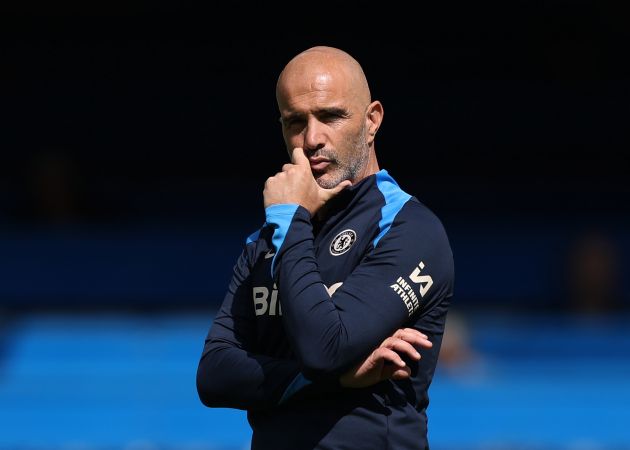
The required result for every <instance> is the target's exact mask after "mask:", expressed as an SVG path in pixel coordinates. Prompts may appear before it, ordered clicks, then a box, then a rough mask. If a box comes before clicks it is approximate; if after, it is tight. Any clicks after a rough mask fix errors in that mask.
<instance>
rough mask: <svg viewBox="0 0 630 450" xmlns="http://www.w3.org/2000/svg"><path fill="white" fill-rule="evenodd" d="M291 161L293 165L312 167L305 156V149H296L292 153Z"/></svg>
mask: <svg viewBox="0 0 630 450" xmlns="http://www.w3.org/2000/svg"><path fill="white" fill-rule="evenodd" d="M291 161H292V162H293V164H295V165H298V166H304V165H306V166H309V167H310V165H311V164H310V162H309V161H308V158H307V157H306V155H305V154H304V149H303V148H302V147H295V148H294V149H293V151H292V152H291Z"/></svg>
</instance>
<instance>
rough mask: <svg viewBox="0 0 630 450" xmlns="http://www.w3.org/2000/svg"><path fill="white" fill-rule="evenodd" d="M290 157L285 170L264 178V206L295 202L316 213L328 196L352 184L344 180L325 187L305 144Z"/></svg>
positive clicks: (283, 168)
mask: <svg viewBox="0 0 630 450" xmlns="http://www.w3.org/2000/svg"><path fill="white" fill-rule="evenodd" d="M291 159H292V161H293V164H285V165H284V166H282V172H278V173H277V174H276V175H274V176H273V177H270V178H268V179H267V181H266V182H265V190H264V191H263V197H264V200H265V208H267V207H268V206H271V205H275V204H280V203H295V204H298V205H301V206H303V207H304V208H306V209H307V210H308V211H309V212H310V213H311V216H313V215H314V214H315V213H316V212H317V211H318V210H319V208H321V207H322V206H324V204H325V203H326V202H327V201H328V200H330V199H331V198H333V197H334V196H335V195H337V194H338V193H339V192H341V191H342V190H344V189H345V188H346V187H348V186H350V185H351V184H352V182H350V181H349V180H345V181H342V182H341V183H339V184H338V185H337V186H335V187H334V188H332V189H324V188H322V187H320V186H319V185H318V184H317V181H315V178H314V177H313V172H312V171H311V164H310V162H309V160H308V158H307V157H306V155H305V154H304V150H303V149H302V148H300V147H296V148H294V149H293V154H292V156H291Z"/></svg>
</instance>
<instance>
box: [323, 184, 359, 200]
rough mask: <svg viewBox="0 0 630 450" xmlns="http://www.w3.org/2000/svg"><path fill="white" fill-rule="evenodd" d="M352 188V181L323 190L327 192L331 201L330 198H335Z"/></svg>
mask: <svg viewBox="0 0 630 450" xmlns="http://www.w3.org/2000/svg"><path fill="white" fill-rule="evenodd" d="M350 186H352V181H350V180H344V181H342V182H341V183H339V184H338V185H337V186H335V187H334V188H331V189H322V190H323V191H325V192H326V194H327V198H329V199H330V198H332V197H334V196H335V195H337V194H339V193H340V192H341V191H343V190H344V189H345V188H347V187H350Z"/></svg>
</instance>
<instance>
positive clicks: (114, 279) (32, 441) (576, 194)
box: [0, 1, 630, 450]
mask: <svg viewBox="0 0 630 450" xmlns="http://www.w3.org/2000/svg"><path fill="white" fill-rule="evenodd" d="M419 8H420V11H419V12H418V14H417V15H413V16H410V15H409V14H402V13H405V11H400V13H399V14H398V16H397V17H396V19H395V20H394V21H392V23H389V24H388V23H387V22H386V21H385V17H379V18H378V20H379V22H376V23H375V22H374V20H375V18H372V19H371V21H370V22H369V23H367V24H366V23H363V22H360V21H358V20H357V21H356V22H355V23H353V24H352V23H350V24H346V23H345V22H343V23H334V24H331V23H330V19H331V17H329V18H328V22H324V23H323V27H322V26H321V25H322V24H320V23H319V22H318V21H317V20H316V19H315V18H314V17H308V18H307V19H304V20H303V21H301V22H300V26H293V25H291V21H289V22H288V23H282V22H281V21H278V22H279V23H277V24H276V23H274V22H265V21H260V22H254V21H251V22H247V23H246V22H243V21H242V18H241V16H238V15H236V14H234V15H230V14H226V13H222V14H219V13H216V12H205V11H204V12H203V13H201V12H199V11H195V10H192V9H186V8H177V7H175V5H174V4H168V5H166V6H154V7H153V9H152V10H151V11H141V10H140V9H139V8H134V7H132V6H127V7H126V8H123V7H114V6H109V7H101V8H100V9H99V7H98V6H82V7H76V6H74V7H70V6H68V7H60V6H59V5H55V6H48V7H47V8H45V9H44V8H42V9H40V10H39V11H38V12H37V13H32V12H27V11H18V10H17V9H15V8H14V9H13V10H10V11H7V12H6V13H4V14H2V16H1V19H0V20H2V27H0V36H1V37H2V60H1V61H0V64H1V66H0V68H1V73H0V77H1V78H2V80H3V83H2V87H1V88H0V91H1V93H2V94H1V102H0V103H1V107H0V115H1V116H0V117H1V119H2V122H1V123H2V125H1V133H0V152H1V153H0V156H1V160H0V161H1V164H0V449H14V448H17V449H73V450H78V449H86V450H87V449H99V450H100V449H126V450H132V449H134V450H135V449H143V450H144V449H155V450H161V449H216V450H220V449H239V450H243V449H245V448H248V440H249V436H250V430H249V427H248V426H247V423H246V420H245V415H244V413H243V412H242V411H234V410H228V409H208V408H205V407H203V406H202V405H201V403H200V402H199V401H198V399H197V395H196V391H195V371H196V367H197V362H198V358H199V356H200V352H201V349H202V345H203V340H204V338H205V335H206V332H207V330H208V327H209V326H210V324H211V323H212V318H213V314H214V311H215V309H216V308H217V306H218V305H219V304H220V302H221V300H222V297H223V294H224V289H225V287H226V285H227V282H228V279H229V276H230V271H231V267H232V264H233V262H234V260H235V258H236V257H237V256H238V254H239V252H240V248H241V245H242V243H243V241H244V238H245V237H246V236H247V235H249V234H250V233H251V232H252V231H253V230H255V229H257V228H258V227H259V225H260V224H261V223H262V221H263V220H264V219H263V215H262V206H261V201H262V185H263V183H264V180H265V179H266V178H267V177H268V176H270V175H271V174H273V173H274V172H275V171H277V170H278V169H279V168H280V167H281V165H282V164H283V163H284V159H285V154H284V149H283V143H282V139H281V134H280V129H279V125H278V123H277V112H276V105H275V97H274V86H275V80H276V76H277V74H278V72H279V71H280V70H281V68H282V66H283V65H284V63H285V62H286V61H287V60H288V59H289V58H290V57H291V56H292V55H293V54H295V53H296V52H298V51H300V50H302V49H303V48H306V47H308V46H311V45H316V44H328V45H335V46H339V47H342V48H344V49H346V50H348V51H349V52H350V53H352V54H354V55H355V56H356V57H357V59H358V60H359V61H360V62H362V63H363V65H364V69H365V71H366V74H367V76H368V79H369V80H370V81H371V86H372V91H373V96H374V97H375V98H378V99H380V100H381V101H382V102H383V104H384V107H385V111H386V115H385V121H384V124H383V127H382V129H381V131H380V132H379V138H378V140H377V153H378V155H379V159H380V162H381V166H382V167H383V168H387V169H388V170H389V172H390V173H391V174H393V175H394V176H395V177H396V178H397V179H398V181H399V182H400V184H401V185H402V186H403V187H404V188H405V189H406V190H407V191H408V192H410V193H412V194H414V195H416V196H417V197H418V198H419V199H420V200H421V201H423V202H424V203H425V204H427V205H428V206H429V207H430V208H431V209H433V210H434V211H435V212H436V213H437V214H438V215H439V216H440V217H441V218H442V220H443V222H444V224H445V227H446V229H447V231H448V233H449V236H450V239H451V244H452V247H453V251H454V255H455V263H456V297H455V299H454V304H453V309H452V312H451V315H450V316H449V319H448V323H447V334H446V342H445V346H444V348H443V351H442V354H441V361H440V364H439V366H438V372H437V375H436V377H435V381H434V383H433V386H432V388H431V391H430V393H431V405H430V407H429V418H430V427H429V429H430V437H431V441H432V444H433V448H434V449H436V450H440V449H444V450H446V449H448V450H451V449H464V450H465V449H473V450H477V449H479V450H481V449H496V450H498V449H536V450H547V449H550V450H551V449H554V450H556V449H557V450H564V449H571V450H573V449H579V450H585V449H630V326H629V319H630V277H628V268H629V267H630V266H629V264H630V261H629V257H630V202H629V196H628V194H629V193H630V181H629V179H628V166H627V163H625V162H624V161H625V158H624V156H625V155H624V153H627V152H628V149H629V148H630V146H629V144H630V135H629V132H628V130H629V128H628V119H629V118H630V107H629V105H630V81H629V77H628V76H629V72H628V58H627V48H628V47H627V37H628V32H629V28H628V26H627V23H628V22H627V18H626V14H625V13H626V12H627V11H626V10H625V8H622V7H621V6H619V5H618V6H615V5H614V4H613V3H609V4H604V3H597V2H586V1H573V2H570V1H554V2H543V3H542V4H541V3H518V2H511V3H510V4H509V5H503V6H501V7H500V9H497V7H496V6H493V7H492V8H490V7H488V8H487V9H484V8H482V7H480V5H478V4H475V5H474V6H472V5H466V4H464V3H462V4H457V5H449V6H445V7H443V8H442V7H440V8H439V9H438V7H432V8H434V9H429V8H428V7H426V6H421V7H419ZM262 9H264V8H262ZM250 12H251V11H250ZM337 18H338V17H337ZM333 22H334V20H333ZM383 22H385V23H383ZM331 25H334V26H333V27H332V28H333V30H334V31H330V28H331ZM220 26H226V27H227V28H226V29H223V28H220ZM371 26H373V27H374V29H375V30H378V32H374V33H371V32H370V31H369V30H370V27H371ZM388 26H395V29H394V31H387V27H388ZM381 27H382V29H381ZM296 28H297V29H296ZM322 28H324V29H325V30H326V31H325V32H318V30H321V29H322Z"/></svg>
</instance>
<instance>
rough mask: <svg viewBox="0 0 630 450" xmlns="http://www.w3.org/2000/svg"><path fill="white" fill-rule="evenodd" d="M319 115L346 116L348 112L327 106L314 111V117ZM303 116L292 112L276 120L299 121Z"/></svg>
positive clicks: (337, 107)
mask: <svg viewBox="0 0 630 450" xmlns="http://www.w3.org/2000/svg"><path fill="white" fill-rule="evenodd" d="M320 114H331V115H336V116H348V115H349V112H348V110H347V109H345V108H342V107H339V106H329V107H326V108H320V109H317V110H315V115H320ZM304 116H305V114H302V113H298V112H292V113H289V114H287V115H286V116H284V117H282V116H280V118H279V119H278V120H279V121H280V122H283V121H289V120H293V119H299V118H302V117H304Z"/></svg>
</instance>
